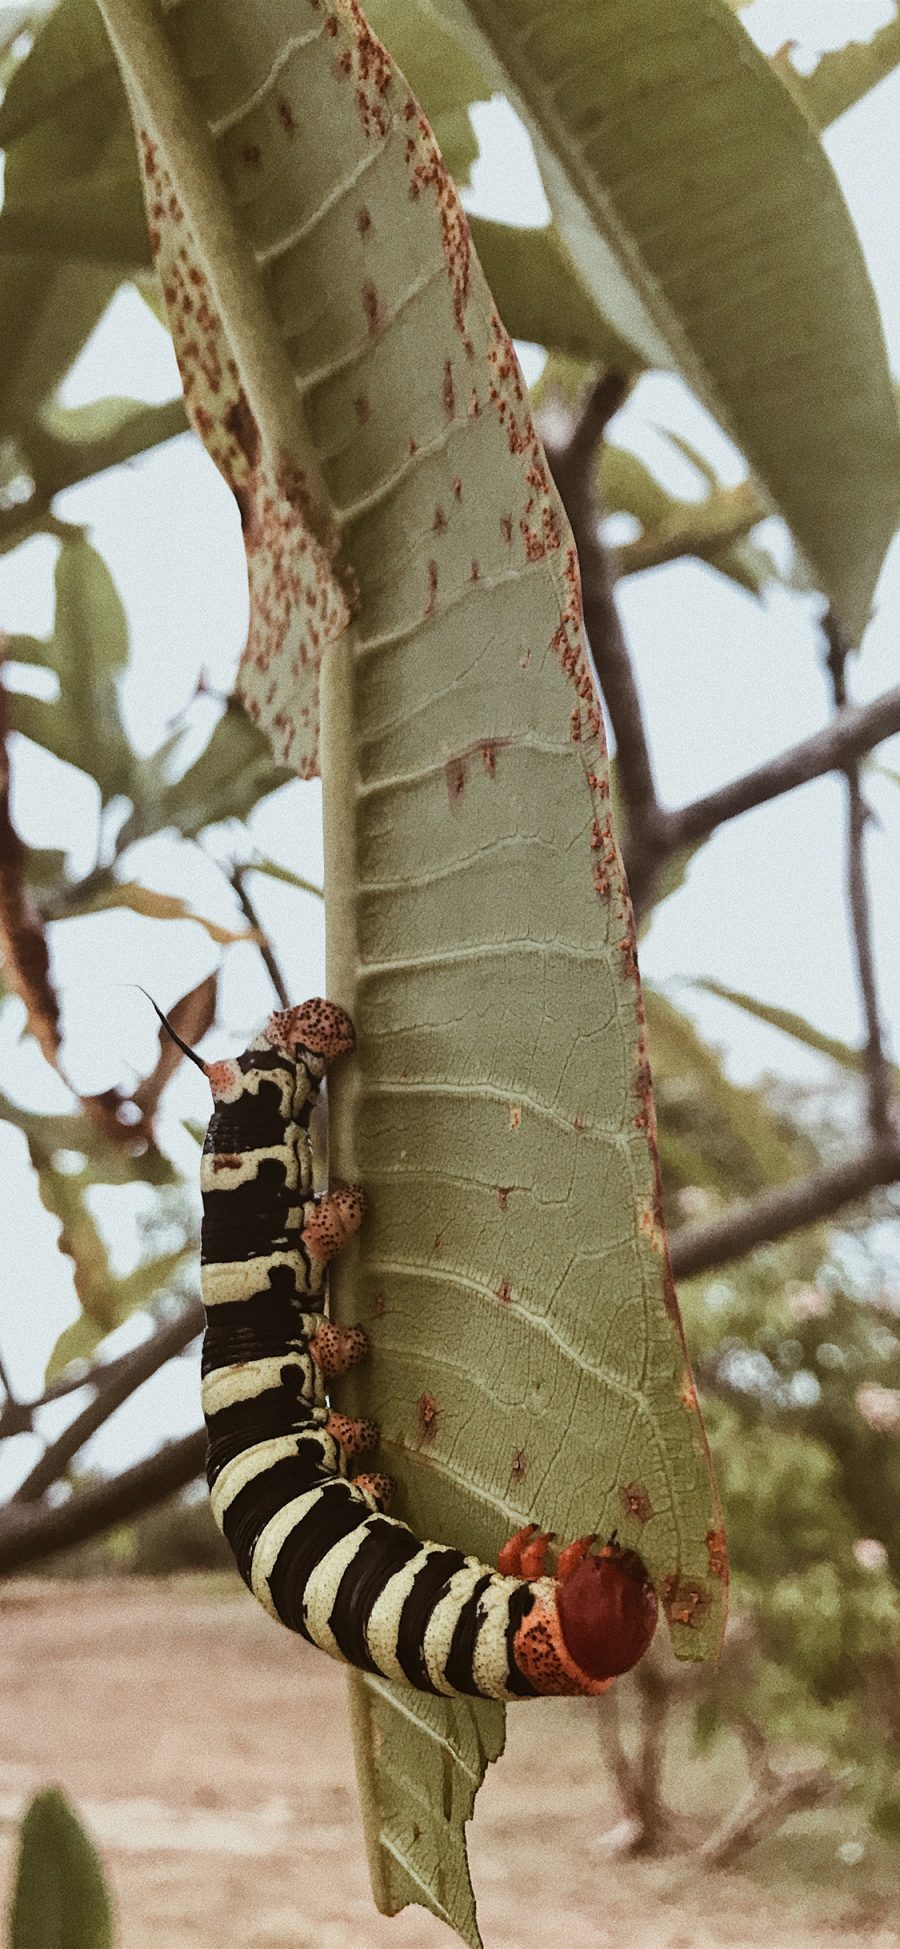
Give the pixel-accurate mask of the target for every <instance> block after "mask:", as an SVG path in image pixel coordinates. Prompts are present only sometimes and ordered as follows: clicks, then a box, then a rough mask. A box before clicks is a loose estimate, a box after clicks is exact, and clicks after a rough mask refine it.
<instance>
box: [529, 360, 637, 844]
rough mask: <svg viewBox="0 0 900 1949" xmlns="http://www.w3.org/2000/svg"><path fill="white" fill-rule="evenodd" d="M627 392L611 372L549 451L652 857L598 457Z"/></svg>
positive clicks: (592, 639) (626, 772) (622, 770)
mask: <svg viewBox="0 0 900 1949" xmlns="http://www.w3.org/2000/svg"><path fill="white" fill-rule="evenodd" d="M627 390H628V381H627V379H626V377H625V375H624V374H623V373H620V372H614V371H613V372H606V373H604V374H603V375H602V377H601V378H600V379H598V380H597V381H596V383H595V384H594V385H593V386H591V387H590V388H589V390H588V392H587V394H586V396H585V398H584V400H583V401H582V404H581V407H580V410H579V412H578V415H577V417H576V419H575V421H574V424H573V426H572V429H571V432H570V434H569V438H568V439H567V440H566V441H565V443H564V444H562V445H555V444H554V443H553V442H551V443H550V445H549V446H547V459H548V462H549V465H550V470H551V472H552V474H553V478H554V480H555V481H556V485H557V487H558V489H559V493H560V496H561V498H562V501H563V505H564V507H565V510H566V514H567V515H568V517H569V525H570V527H571V529H572V533H573V535H574V537H575V546H576V548H577V550H578V561H579V565H580V568H581V589H582V600H583V603H584V622H585V629H586V631H587V637H588V642H589V643H590V647H591V654H592V656H593V659H594V664H595V666H596V670H597V676H598V679H599V683H600V688H601V690H602V692H603V696H604V699H605V701H606V707H607V710H608V712H609V720H610V724H611V725H612V729H613V732H614V734H615V740H616V760H617V770H618V781H619V790H620V793H621V797H622V804H623V806H624V808H625V813H626V817H627V820H628V826H629V829H631V830H634V831H635V832H639V833H640V835H641V847H640V852H641V854H642V855H644V854H646V852H647V851H648V847H649V841H650V838H651V835H652V834H653V832H654V829H655V824H656V820H657V817H658V815H659V811H660V807H659V800H658V798H657V794H656V785H655V782H654V778H653V767H652V764H651V760H650V748H649V745H648V742H647V734H646V731H645V729H644V717H643V711H642V708H641V700H640V696H639V694H638V688H637V684H636V683H635V680H634V671H633V668H632V663H631V657H630V655H629V652H628V645H627V644H626V642H625V637H624V635H623V632H622V625H621V622H620V621H619V613H618V610H617V608H616V604H615V598H614V596H613V585H612V574H611V571H610V566H609V561H608V558H607V552H606V549H605V547H604V545H603V542H602V541H601V539H600V530H599V521H600V514H601V510H600V508H599V507H598V503H597V453H598V449H599V447H600V444H601V441H602V439H603V434H604V432H605V429H606V427H607V425H608V423H609V421H610V420H611V419H612V416H613V414H614V413H615V412H617V411H618V408H619V407H620V406H621V404H622V401H623V399H624V398H625V395H626V392H627Z"/></svg>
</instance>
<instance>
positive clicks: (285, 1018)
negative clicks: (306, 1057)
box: [264, 995, 356, 1063]
mask: <svg viewBox="0 0 900 1949" xmlns="http://www.w3.org/2000/svg"><path fill="white" fill-rule="evenodd" d="M264 1033H265V1036H266V1040H267V1041H268V1042H271V1043H272V1046H273V1048H275V1049H283V1050H284V1052H285V1055H288V1056H292V1057H294V1058H295V1059H296V1057H297V1054H298V1051H300V1050H303V1049H307V1050H308V1051H309V1053H310V1055H312V1056H321V1058H322V1061H323V1062H325V1063H330V1062H334V1060H335V1058H336V1057H337V1056H345V1055H347V1054H349V1051H350V1050H351V1049H353V1048H355V1046H356V1032H355V1030H354V1027H353V1023H352V1022H351V1020H350V1017H349V1015H348V1014H347V1012H346V1009H343V1008H339V1007H338V1005H337V1002H326V1001H325V1000H323V998H322V996H321V995H317V996H316V997H315V998H314V1000H313V1001H311V1002H301V1003H300V1004H299V1006H297V1007H296V1008H277V1009H276V1010H275V1012H274V1014H273V1015H270V1016H269V1019H268V1021H267V1023H266V1026H265V1031H264Z"/></svg>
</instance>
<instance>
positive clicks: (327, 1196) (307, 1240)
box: [300, 1184, 366, 1261]
mask: <svg viewBox="0 0 900 1949" xmlns="http://www.w3.org/2000/svg"><path fill="white" fill-rule="evenodd" d="M365 1215H366V1199H365V1193H364V1192H363V1191H361V1190H360V1188H359V1185H358V1184H342V1185H338V1186H336V1187H335V1189H334V1190H332V1191H326V1192H325V1193H324V1195H323V1196H322V1197H321V1198H318V1199H317V1200H316V1203H315V1204H314V1205H313V1207H312V1210H311V1211H310V1213H309V1216H308V1217H307V1220H306V1224H305V1225H304V1227H303V1230H302V1232H301V1234H300V1237H301V1238H302V1240H303V1243H304V1245H305V1246H306V1249H307V1252H308V1253H309V1254H310V1257H311V1258H313V1259H319V1260H323V1261H327V1260H328V1259H333V1258H334V1255H335V1253H336V1252H339V1251H340V1249H341V1246H342V1245H346V1243H347V1240H348V1238H352V1237H353V1234H354V1232H358V1231H359V1228H360V1225H361V1224H362V1222H363V1219H364V1217H365Z"/></svg>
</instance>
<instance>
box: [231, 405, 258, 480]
mask: <svg viewBox="0 0 900 1949" xmlns="http://www.w3.org/2000/svg"><path fill="white" fill-rule="evenodd" d="M225 425H226V427H227V429H228V432H229V433H230V434H231V437H232V439H233V440H234V441H236V443H237V445H238V446H239V447H240V450H241V452H242V454H243V456H244V459H245V460H246V462H247V465H248V467H255V466H256V465H257V463H258V461H259V455H260V447H261V441H260V437H259V427H258V426H257V423H256V415H255V414H254V411H253V408H252V406H251V405H250V401H249V400H248V398H247V395H246V393H245V392H244V390H243V388H242V389H241V391H240V392H239V393H238V396H237V398H236V399H235V400H233V401H232V404H231V405H230V406H229V408H228V411H227V413H226V414H225Z"/></svg>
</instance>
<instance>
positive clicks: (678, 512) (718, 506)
mask: <svg viewBox="0 0 900 1949" xmlns="http://www.w3.org/2000/svg"><path fill="white" fill-rule="evenodd" d="M767 512H768V510H767V509H766V508H765V507H764V506H763V503H762V501H761V499H760V496H759V493H758V491H757V489H756V487H755V486H754V484H753V482H752V481H750V480H744V481H740V482H739V483H738V485H737V487H719V488H717V489H716V490H715V491H714V492H713V493H711V494H710V495H709V497H708V498H707V500H705V501H677V502H676V503H675V505H674V507H673V508H672V509H671V511H670V512H669V513H668V514H667V515H665V516H664V517H663V519H662V520H661V521H655V522H654V523H653V525H652V527H648V528H644V530H643V532H642V533H641V534H639V535H636V536H635V538H634V540H633V541H625V542H622V543H621V544H620V546H619V547H618V548H614V549H613V550H612V551H611V553H612V564H613V568H614V570H615V574H616V578H617V579H618V577H619V576H623V575H639V574H640V573H641V571H642V569H647V568H659V567H661V566H662V564H663V563H664V562H676V561H679V560H680V559H681V557H682V556H684V555H693V556H695V557H696V558H697V560H698V561H701V562H708V561H713V560H715V558H716V557H717V556H718V555H721V553H722V551H723V550H724V549H726V548H730V547H733V546H734V543H735V542H738V541H743V539H744V537H745V536H746V535H748V534H749V533H750V530H751V528H755V527H756V525H757V523H758V522H760V521H763V520H764V519H765V516H766V514H767Z"/></svg>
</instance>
